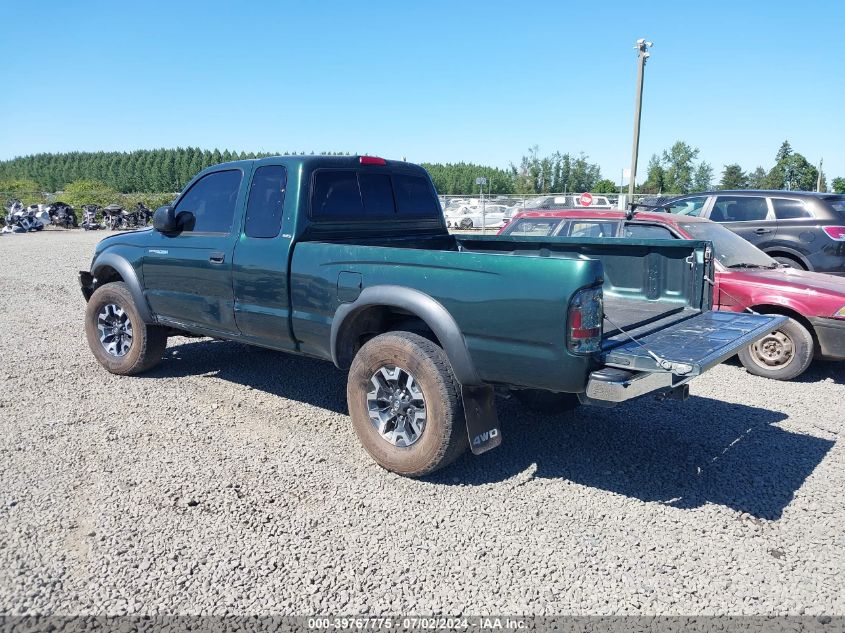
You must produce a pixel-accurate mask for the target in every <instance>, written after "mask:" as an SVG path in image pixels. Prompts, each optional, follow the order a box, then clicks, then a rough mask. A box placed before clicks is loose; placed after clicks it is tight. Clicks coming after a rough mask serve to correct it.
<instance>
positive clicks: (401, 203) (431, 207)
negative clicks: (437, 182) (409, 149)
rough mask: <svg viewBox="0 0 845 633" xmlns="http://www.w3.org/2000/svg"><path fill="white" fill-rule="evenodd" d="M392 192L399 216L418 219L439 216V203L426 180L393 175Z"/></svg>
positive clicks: (404, 175) (410, 176) (417, 177)
mask: <svg viewBox="0 0 845 633" xmlns="http://www.w3.org/2000/svg"><path fill="white" fill-rule="evenodd" d="M393 191H394V193H395V194H396V207H397V209H398V211H399V215H406V216H413V217H415V218H420V217H435V216H437V215H439V214H440V203H439V202H438V201H437V196H436V195H434V191H433V190H432V188H431V185H430V184H429V182H428V179H427V178H423V177H422V176H412V175H410V174H393Z"/></svg>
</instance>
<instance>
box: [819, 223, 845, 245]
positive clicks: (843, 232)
mask: <svg viewBox="0 0 845 633" xmlns="http://www.w3.org/2000/svg"><path fill="white" fill-rule="evenodd" d="M822 229H824V232H825V233H827V236H828V237H829V238H830V239H832V240H836V241H837V242H845V226H823V227H822Z"/></svg>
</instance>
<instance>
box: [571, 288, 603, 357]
mask: <svg viewBox="0 0 845 633" xmlns="http://www.w3.org/2000/svg"><path fill="white" fill-rule="evenodd" d="M602 304H603V300H602V290H601V287H600V286H598V287H594V288H585V289H584V290H579V291H578V292H577V293H575V296H574V297H573V298H572V301H570V303H569V314H568V318H567V321H568V323H567V332H568V337H567V341H566V346H567V347H568V348H569V351H570V352H572V353H574V354H589V353H591V352H597V351H599V349H601V332H602V327H601V326H602V319H603V318H604V308H603V306H602Z"/></svg>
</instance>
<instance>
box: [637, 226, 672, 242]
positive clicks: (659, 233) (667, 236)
mask: <svg viewBox="0 0 845 633" xmlns="http://www.w3.org/2000/svg"><path fill="white" fill-rule="evenodd" d="M625 237H636V238H642V239H658V240H671V239H673V238H674V237H675V236H674V235H672V231H670V230H669V229H667V228H666V227H665V226H656V225H654V224H626V225H625Z"/></svg>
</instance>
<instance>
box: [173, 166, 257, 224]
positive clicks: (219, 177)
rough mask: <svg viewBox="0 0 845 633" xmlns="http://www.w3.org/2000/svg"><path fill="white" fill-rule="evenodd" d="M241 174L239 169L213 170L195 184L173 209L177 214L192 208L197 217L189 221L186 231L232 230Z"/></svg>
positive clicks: (191, 210)
mask: <svg viewBox="0 0 845 633" xmlns="http://www.w3.org/2000/svg"><path fill="white" fill-rule="evenodd" d="M242 177H243V172H241V170H240V169H230V170H227V171H216V172H213V173H211V174H208V175H207V176H203V177H202V178H201V179H200V180H198V181H197V182H196V183H194V185H193V186H192V187H191V188H190V189H189V190H188V192H187V193H186V194H185V195H184V196H182V199H181V200H179V202H178V204H177V205H176V208H175V209H174V211H175V213H176V215H179V213H181V212H182V211H190V212H191V213H192V214H193V216H194V221H193V222H192V223H190V224H186V225H185V226H184V229H183V230H184V231H186V232H187V231H193V232H194V233H228V232H229V231H231V230H232V219H233V218H234V216H235V202H236V201H237V199H238V191H239V190H240V188H241V178H242Z"/></svg>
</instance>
